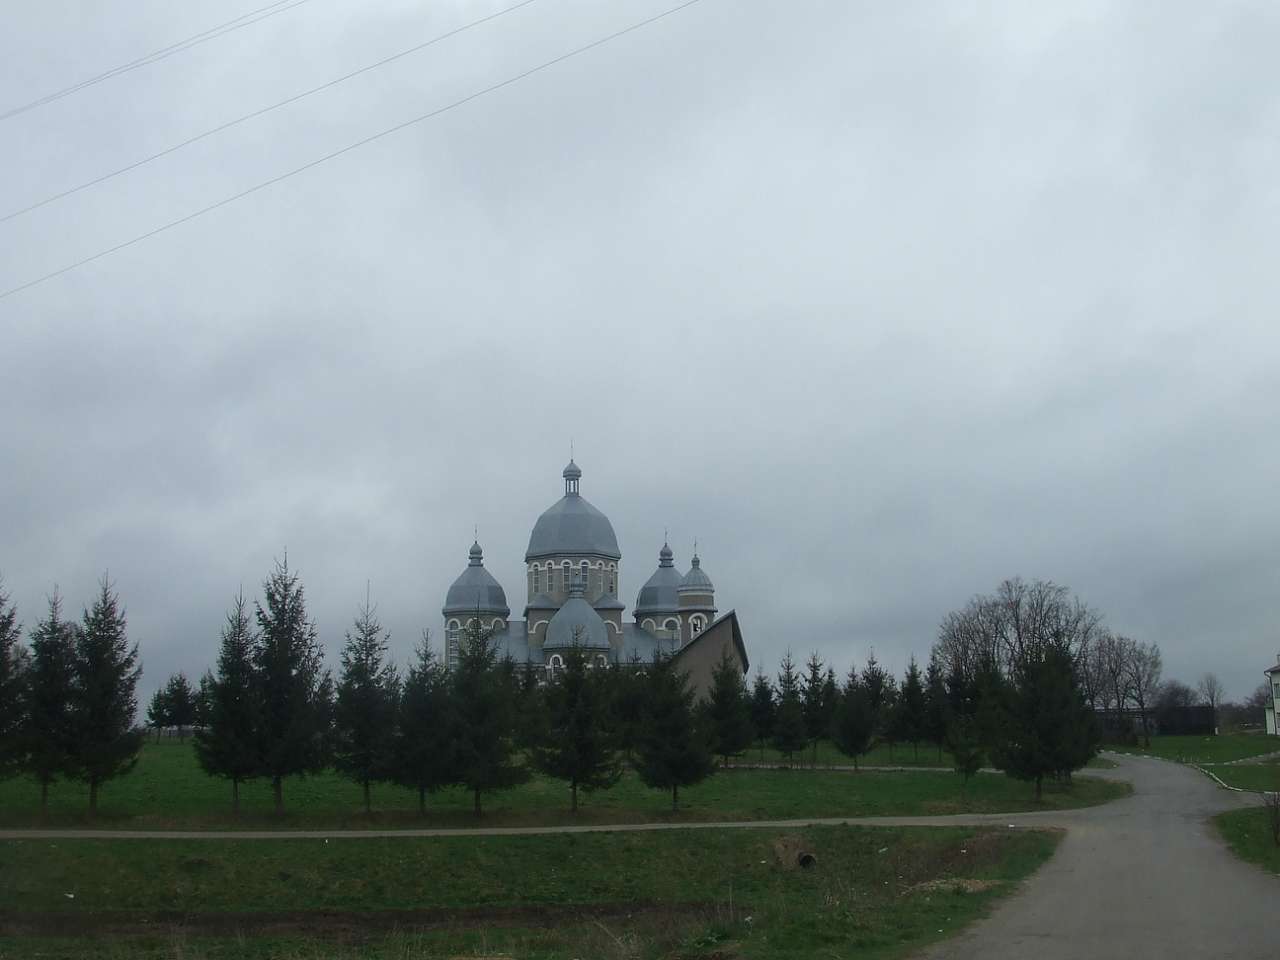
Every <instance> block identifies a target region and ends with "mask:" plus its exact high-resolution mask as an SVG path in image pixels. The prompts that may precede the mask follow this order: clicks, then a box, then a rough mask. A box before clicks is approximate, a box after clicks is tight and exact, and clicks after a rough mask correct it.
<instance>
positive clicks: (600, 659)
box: [596, 653, 609, 667]
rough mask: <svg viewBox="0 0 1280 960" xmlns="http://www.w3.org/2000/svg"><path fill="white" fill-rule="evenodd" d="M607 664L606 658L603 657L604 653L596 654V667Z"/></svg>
mask: <svg viewBox="0 0 1280 960" xmlns="http://www.w3.org/2000/svg"><path fill="white" fill-rule="evenodd" d="M608 665H609V661H608V660H606V659H605V658H604V654H603V653H601V654H597V656H596V666H597V667H607V666H608Z"/></svg>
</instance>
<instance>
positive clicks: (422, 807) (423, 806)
mask: <svg viewBox="0 0 1280 960" xmlns="http://www.w3.org/2000/svg"><path fill="white" fill-rule="evenodd" d="M426 815H427V788H426V787H419V788H418V816H420V817H425V816H426Z"/></svg>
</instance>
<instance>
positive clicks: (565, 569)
mask: <svg viewBox="0 0 1280 960" xmlns="http://www.w3.org/2000/svg"><path fill="white" fill-rule="evenodd" d="M560 573H561V574H562V575H563V578H564V579H563V582H562V583H561V584H560V589H561V590H563V591H564V592H565V593H568V592H569V561H568V560H566V561H565V562H564V563H562V564H560Z"/></svg>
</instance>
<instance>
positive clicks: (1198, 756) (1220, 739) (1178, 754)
mask: <svg viewBox="0 0 1280 960" xmlns="http://www.w3.org/2000/svg"><path fill="white" fill-rule="evenodd" d="M1110 749H1115V750H1117V751H1118V752H1120V753H1136V754H1141V755H1145V756H1151V757H1160V758H1162V759H1164V760H1178V761H1183V762H1189V763H1226V762H1227V761H1229V760H1243V759H1245V758H1246V757H1256V756H1260V755H1262V754H1264V753H1271V752H1273V751H1276V750H1280V738H1277V737H1268V736H1264V735H1262V734H1257V733H1224V734H1219V735H1218V736H1216V737H1205V736H1168V737H1152V738H1151V747H1150V749H1146V748H1144V747H1143V746H1142V744H1141V743H1139V744H1138V745H1137V746H1134V747H1114V748H1110Z"/></svg>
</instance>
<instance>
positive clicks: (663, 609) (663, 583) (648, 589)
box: [635, 543, 682, 618]
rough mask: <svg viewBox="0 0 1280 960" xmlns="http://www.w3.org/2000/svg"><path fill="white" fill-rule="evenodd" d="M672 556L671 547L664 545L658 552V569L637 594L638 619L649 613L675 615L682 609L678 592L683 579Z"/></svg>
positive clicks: (636, 610) (636, 613)
mask: <svg viewBox="0 0 1280 960" xmlns="http://www.w3.org/2000/svg"><path fill="white" fill-rule="evenodd" d="M672 556H673V555H672V553H671V547H670V546H668V545H667V544H665V543H664V544H663V545H662V549H661V550H659V551H658V569H657V570H655V571H654V572H653V576H651V577H650V578H649V579H648V580H646V581H645V584H644V586H643V587H641V588H640V592H639V593H638V594H636V607H635V615H636V617H637V618H638V617H640V616H642V615H643V614H648V613H675V612H676V611H677V610H678V609H679V608H680V597H679V594H678V592H677V591H678V589H679V587H680V583H681V581H682V578H681V576H680V571H679V570H677V569H676V568H675V564H674V563H672V559H671V558H672Z"/></svg>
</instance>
